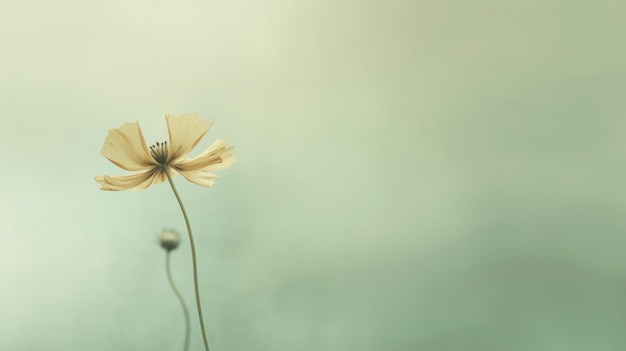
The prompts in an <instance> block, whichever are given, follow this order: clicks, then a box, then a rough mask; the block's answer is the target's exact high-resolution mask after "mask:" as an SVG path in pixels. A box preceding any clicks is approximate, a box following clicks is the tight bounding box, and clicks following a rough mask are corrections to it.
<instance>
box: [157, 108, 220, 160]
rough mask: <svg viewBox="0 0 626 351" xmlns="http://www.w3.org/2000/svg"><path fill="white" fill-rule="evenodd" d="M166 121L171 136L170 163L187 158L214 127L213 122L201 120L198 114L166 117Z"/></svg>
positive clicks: (168, 158)
mask: <svg viewBox="0 0 626 351" xmlns="http://www.w3.org/2000/svg"><path fill="white" fill-rule="evenodd" d="M165 120H166V122H167V129H168V131H169V135H170V150H169V156H168V157H167V162H168V163H170V162H173V161H176V160H178V159H180V158H182V157H185V156H187V154H189V152H191V150H193V148H194V147H195V146H196V145H198V142H200V139H202V137H203V136H204V134H206V132H207V131H208V130H209V128H211V126H212V125H213V122H205V121H203V120H202V119H200V117H198V115H197V114H196V113H191V114H187V115H180V116H173V115H166V116H165Z"/></svg>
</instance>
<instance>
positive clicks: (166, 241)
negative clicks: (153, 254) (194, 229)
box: [159, 229, 180, 251]
mask: <svg viewBox="0 0 626 351" xmlns="http://www.w3.org/2000/svg"><path fill="white" fill-rule="evenodd" d="M159 244H160V245H161V247H162V248H164V249H165V251H172V250H174V249H175V248H177V247H178V244H180V236H179V235H178V232H176V231H175V230H174V229H166V230H163V231H162V232H161V235H159Z"/></svg>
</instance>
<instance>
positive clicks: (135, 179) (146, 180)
mask: <svg viewBox="0 0 626 351" xmlns="http://www.w3.org/2000/svg"><path fill="white" fill-rule="evenodd" d="M166 179H167V177H166V175H165V173H163V171H162V170H160V169H159V168H154V169H151V170H149V171H147V172H142V173H135V174H130V175H125V176H116V177H112V176H107V175H104V176H97V177H96V182H98V183H99V184H100V185H102V186H101V187H100V190H112V191H120V190H132V191H138V190H144V189H146V188H147V187H149V186H150V185H152V184H159V183H162V182H163V181H164V180H166Z"/></svg>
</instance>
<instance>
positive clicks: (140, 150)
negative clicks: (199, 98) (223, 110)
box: [95, 113, 236, 191]
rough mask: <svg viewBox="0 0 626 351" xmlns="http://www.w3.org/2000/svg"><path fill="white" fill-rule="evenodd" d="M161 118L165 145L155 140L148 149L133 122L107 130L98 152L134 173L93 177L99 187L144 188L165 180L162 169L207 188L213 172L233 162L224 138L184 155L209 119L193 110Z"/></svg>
mask: <svg viewBox="0 0 626 351" xmlns="http://www.w3.org/2000/svg"><path fill="white" fill-rule="evenodd" d="M165 121H166V122H167V129H168V132H169V139H170V142H169V144H168V143H167V141H165V142H162V143H158V142H157V143H156V144H155V145H153V146H151V147H150V148H149V149H148V147H147V145H146V142H145V140H144V138H143V134H142V133H141V128H139V123H137V122H134V123H128V122H126V123H124V124H122V126H121V127H119V128H117V129H111V130H109V135H107V138H106V140H105V141H104V145H103V146H102V150H100V153H101V154H102V155H104V157H106V158H107V159H108V160H109V161H111V162H113V163H114V164H115V165H117V166H118V167H120V168H123V169H125V170H127V171H138V172H137V173H133V174H129V175H123V176H107V175H103V176H96V177H95V179H96V182H98V183H99V184H100V185H101V187H100V189H101V190H113V191H119V190H134V191H137V190H144V189H146V188H147V187H149V186H150V185H152V184H159V183H162V182H164V181H165V180H167V174H166V171H167V172H168V173H169V174H170V176H172V177H173V176H174V175H176V174H177V173H179V174H180V175H182V176H183V177H185V178H186V179H187V180H188V181H190V182H193V183H196V184H198V185H201V186H204V187H207V188H210V187H211V185H213V183H214V182H215V179H216V178H217V176H216V175H215V174H214V173H213V171H216V170H223V169H227V168H228V167H230V165H232V164H233V163H234V162H235V161H236V159H235V157H234V156H233V155H232V154H231V153H232V150H233V149H234V147H233V146H228V145H227V143H226V140H225V139H219V140H216V141H215V142H214V143H213V144H212V145H211V146H209V147H208V148H207V149H206V150H205V151H204V152H202V153H201V154H200V155H198V156H196V157H193V158H189V157H187V155H188V154H189V152H191V150H192V149H193V148H194V147H195V146H196V145H197V144H198V142H200V139H202V137H203V136H204V134H206V132H207V131H208V130H209V128H211V125H212V124H213V122H205V121H203V120H202V119H200V117H198V115H197V114H195V113H191V114H187V115H180V116H173V115H166V116H165Z"/></svg>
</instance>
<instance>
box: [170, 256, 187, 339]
mask: <svg viewBox="0 0 626 351" xmlns="http://www.w3.org/2000/svg"><path fill="white" fill-rule="evenodd" d="M165 252H166V256H165V271H166V272H167V280H169V282H170V286H171V287H172V290H174V293H175V294H176V297H178V301H180V305H181V307H182V308H183V313H184V314H185V343H184V344H183V351H187V350H189V324H190V323H189V310H188V309H187V304H185V300H183V296H182V295H181V294H180V291H178V289H177V288H176V285H174V279H172V271H171V269H170V253H171V252H172V251H171V250H166V251H165Z"/></svg>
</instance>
